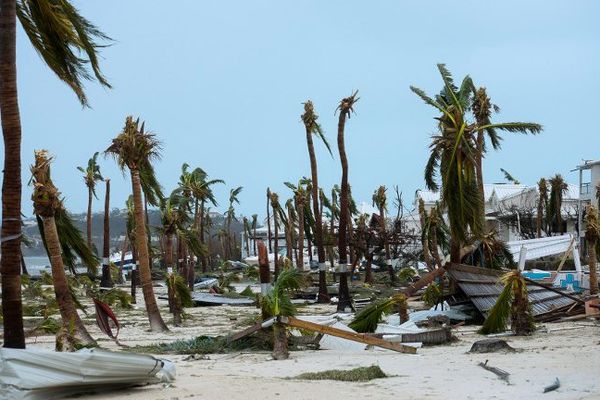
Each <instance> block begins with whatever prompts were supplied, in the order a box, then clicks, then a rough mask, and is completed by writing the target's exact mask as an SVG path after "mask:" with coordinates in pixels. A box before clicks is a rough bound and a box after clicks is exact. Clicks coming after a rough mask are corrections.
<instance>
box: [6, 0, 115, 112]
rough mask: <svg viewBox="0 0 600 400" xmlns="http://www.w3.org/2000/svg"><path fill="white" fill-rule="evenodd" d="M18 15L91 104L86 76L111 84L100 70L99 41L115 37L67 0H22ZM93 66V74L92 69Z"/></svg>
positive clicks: (56, 69) (65, 77)
mask: <svg viewBox="0 0 600 400" xmlns="http://www.w3.org/2000/svg"><path fill="white" fill-rule="evenodd" d="M17 16H18V18H19V21H20V22H21V25H22V26H23V30H24V31H25V33H26V34H27V36H28V37H29V40H30V41H31V44H32V45H33V47H34V48H35V50H36V51H37V52H38V54H39V55H40V56H41V57H42V59H43V60H44V62H45V63H46V64H47V65H48V67H50V69H52V71H53V72H54V73H55V74H56V75H57V76H58V78H59V79H60V80H62V81H63V82H65V83H66V84H67V85H68V86H69V87H70V88H71V89H72V90H73V91H74V92H75V94H76V95H77V97H78V98H79V101H80V102H81V104H83V105H84V106H85V105H87V104H88V101H87V97H86V95H85V92H84V88H83V82H82V81H83V80H93V79H94V78H95V79H96V80H98V82H100V84H102V85H104V86H106V87H109V88H110V84H109V83H108V81H107V80H106V78H105V77H104V75H103V74H102V72H101V71H100V64H99V61H98V50H99V49H101V48H103V47H106V45H105V44H100V43H99V42H110V41H111V39H110V38H109V37H108V36H106V35H105V34H104V33H103V32H102V31H100V29H98V28H97V27H96V26H95V25H93V24H92V23H91V22H90V21H88V20H87V19H86V18H84V17H83V16H82V15H81V14H79V11H78V10H77V9H76V8H75V7H73V5H72V4H71V3H70V2H69V1H67V0H18V1H17ZM88 66H90V67H91V70H92V72H93V75H92V74H90V72H89V71H88Z"/></svg>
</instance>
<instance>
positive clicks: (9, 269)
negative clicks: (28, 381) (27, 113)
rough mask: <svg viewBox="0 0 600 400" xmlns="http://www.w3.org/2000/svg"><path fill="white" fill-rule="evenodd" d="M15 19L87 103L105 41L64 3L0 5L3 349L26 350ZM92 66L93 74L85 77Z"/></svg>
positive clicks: (27, 0)
mask: <svg viewBox="0 0 600 400" xmlns="http://www.w3.org/2000/svg"><path fill="white" fill-rule="evenodd" d="M17 16H18V18H19V20H20V22H21V26H22V27H23V30H24V31H25V33H26V34H27V36H28V37H29V39H30V41H31V44H32V45H33V47H34V48H35V49H36V50H37V52H38V53H39V54H40V56H41V57H42V59H43V60H44V62H45V63H46V65H47V66H48V67H49V68H50V69H51V70H52V71H53V72H54V73H55V74H56V75H57V76H58V78H59V79H60V80H62V81H63V82H65V83H66V84H67V85H69V87H71V89H73V91H74V92H75V93H76V94H77V96H78V98H79V100H80V101H81V103H82V104H84V105H86V104H87V98H86V96H85V92H84V90H83V84H82V80H83V79H88V80H92V79H94V78H95V79H97V80H98V81H99V82H100V83H101V84H102V85H104V86H107V87H110V86H109V84H108V82H107V81H106V79H105V78H104V77H103V76H102V74H101V72H100V67H99V64H98V57H97V50H98V48H100V47H101V45H99V44H98V43H96V40H102V41H104V40H107V39H108V37H107V36H106V35H104V34H103V33H102V32H101V31H100V30H99V29H98V28H97V27H96V26H94V25H93V24H92V23H91V22H90V21H88V20H86V19H85V18H84V17H82V16H81V15H80V14H79V12H78V11H77V10H76V9H75V8H74V7H73V6H72V5H71V4H70V2H69V1H67V0H62V1H60V2H50V1H49V0H44V1H42V0H38V1H33V0H1V1H0V54H1V55H2V57H1V58H0V88H1V89H0V120H1V121H2V134H3V136H4V168H3V171H4V179H3V180H2V233H1V236H2V249H1V252H2V255H3V256H2V259H1V260H0V273H1V274H2V311H3V315H4V346H5V347H10V348H25V335H24V332H23V312H22V305H21V279H20V271H21V241H20V237H21V191H22V187H21V186H22V185H21V118H20V114H19V103H18V91H17V61H16V58H17V57H16V46H17V38H16V31H17ZM88 66H91V69H92V71H93V75H92V74H90V73H89V72H88V69H87V68H88Z"/></svg>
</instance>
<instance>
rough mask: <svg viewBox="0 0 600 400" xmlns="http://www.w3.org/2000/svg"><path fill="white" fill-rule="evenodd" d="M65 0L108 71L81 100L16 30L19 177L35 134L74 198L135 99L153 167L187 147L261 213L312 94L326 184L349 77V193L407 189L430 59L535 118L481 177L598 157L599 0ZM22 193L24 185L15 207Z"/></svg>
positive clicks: (424, 131) (422, 129)
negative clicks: (98, 32)
mask: <svg viewBox="0 0 600 400" xmlns="http://www.w3.org/2000/svg"><path fill="white" fill-rule="evenodd" d="M73 3H74V4H75V5H76V6H77V7H79V8H80V10H81V12H82V14H83V15H85V16H86V17H87V18H88V19H90V20H91V21H92V22H93V23H95V24H96V25H98V26H99V27H100V28H101V29H102V30H103V31H104V32H105V33H106V34H108V35H109V36H111V37H112V38H114V40H115V41H114V43H113V45H112V46H111V47H109V48H106V49H104V50H103V52H102V58H103V59H102V68H103V70H104V72H105V74H106V75H107V77H108V79H109V80H110V82H111V84H112V85H113V86H114V88H113V89H112V90H107V89H104V88H101V87H100V86H99V85H97V84H94V83H90V84H88V85H87V93H88V96H89V100H90V103H91V109H82V107H81V106H80V104H79V103H78V101H77V98H76V96H75V95H74V94H73V93H72V92H70V90H69V89H68V88H67V87H66V86H65V85H64V84H63V83H61V82H60V81H59V80H58V79H57V78H56V77H55V76H54V75H53V74H52V72H50V71H49V70H48V69H47V68H46V67H45V66H44V65H43V64H42V62H41V61H40V58H39V57H38V55H37V54H36V53H35V51H34V50H33V49H32V47H31V45H30V44H29V42H28V40H27V38H26V37H25V35H24V34H23V32H22V31H20V32H19V35H18V45H17V46H18V47H17V53H18V54H17V62H18V79H19V102H20V106H21V117H22V123H23V146H22V154H23V167H24V168H23V180H24V183H26V182H27V181H28V180H29V177H30V174H29V168H28V167H29V164H31V161H32V158H33V150H34V149H40V148H46V149H48V150H49V151H50V152H51V153H52V154H54V155H55V156H56V160H55V163H54V166H53V171H52V172H53V175H54V180H55V182H56V185H57V186H58V187H59V190H61V192H62V193H63V194H64V195H65V197H66V200H67V206H68V208H69V209H70V210H71V211H73V212H83V211H84V210H85V207H86V203H87V193H86V189H85V186H84V184H83V180H82V178H81V174H80V173H79V172H78V171H77V170H76V166H78V165H81V166H84V165H85V164H86V163H87V160H88V158H89V157H90V156H91V155H92V154H93V153H94V152H95V151H103V150H105V149H106V147H107V146H108V145H109V143H110V140H111V138H113V137H114V136H115V135H117V134H118V132H119V130H120V129H121V127H122V125H123V123H124V120H125V117H126V115H128V114H132V115H134V116H139V117H140V118H141V119H143V120H145V121H146V126H147V127H148V128H150V129H151V130H152V131H154V132H155V133H156V134H157V135H158V137H159V138H160V140H161V141H162V142H163V147H164V150H163V158H162V160H161V161H160V162H158V163H157V165H156V170H157V173H158V177H159V180H160V181H161V183H162V184H163V186H164V187H165V191H166V192H170V191H171V190H172V189H173V188H174V187H175V185H176V182H177V179H178V177H179V173H180V168H181V164H182V163H183V162H187V163H189V164H190V165H192V166H193V167H195V166H200V167H202V168H204V169H205V170H206V171H207V172H208V173H209V175H210V176H211V177H213V178H221V179H224V180H225V181H226V182H227V185H226V186H224V187H222V188H220V189H218V190H217V196H218V198H219V200H220V203H221V204H220V209H221V210H224V209H225V207H226V202H227V195H228V191H229V188H231V187H233V186H243V187H244V190H243V192H242V194H241V195H240V200H241V205H240V206H239V213H241V214H245V215H251V214H253V213H258V214H260V215H261V216H262V215H264V213H265V211H264V209H265V190H266V187H267V186H270V187H271V189H272V190H275V191H277V192H279V194H280V197H281V198H284V199H285V198H287V197H288V196H289V195H290V191H289V189H286V188H285V187H284V186H283V182H284V181H297V180H298V179H299V178H300V177H301V176H303V175H305V176H308V175H309V174H310V166H309V161H308V154H307V149H306V141H305V133H304V127H303V125H302V123H301V122H300V114H301V113H302V102H303V101H306V100H307V99H312V100H313V102H314V103H315V107H316V110H317V112H318V113H319V114H320V117H321V118H320V120H321V123H322V126H323V128H324V130H325V134H326V135H327V137H328V138H329V140H330V142H331V144H332V146H333V149H334V150H335V151H334V157H333V158H331V157H330V156H329V155H328V153H327V152H326V151H325V149H324V147H323V146H322V145H321V144H320V143H318V144H317V145H316V146H317V153H318V154H317V156H318V162H319V171H320V183H321V185H322V186H324V187H325V188H326V191H329V188H330V187H331V185H333V184H335V183H339V181H340V176H341V169H340V165H339V157H338V156H337V149H336V147H335V143H336V142H335V140H336V124H337V120H336V117H335V116H334V111H335V108H336V106H337V104H338V102H339V100H340V99H341V98H342V97H345V96H347V95H349V94H350V93H351V92H352V91H353V90H354V89H359V91H360V101H359V102H358V103H357V105H356V115H353V116H352V118H351V119H350V120H349V122H348V124H347V127H346V146H347V152H348V158H349V164H350V183H351V185H352V187H353V194H354V196H355V198H356V199H357V200H359V201H369V202H370V199H371V195H372V193H373V191H374V190H375V188H376V187H377V186H378V185H381V184H384V185H386V186H388V187H390V188H391V187H392V186H393V185H399V187H400V189H401V190H402V191H403V193H404V198H405V202H406V203H411V202H412V200H413V197H414V192H415V190H416V189H418V188H420V187H423V185H424V182H423V168H424V165H425V162H426V159H427V155H428V144H429V142H430V135H431V134H432V133H433V132H434V131H435V128H436V125H435V121H434V120H433V117H434V116H435V113H434V111H433V110H432V109H431V108H429V107H428V106H426V105H425V104H423V103H422V102H421V101H420V99H418V98H417V97H416V96H415V95H414V94H413V93H412V92H411V91H410V90H409V85H415V86H418V87H420V88H422V89H424V90H425V91H427V92H428V93H436V92H438V91H439V89H440V88H441V80H440V77H439V74H438V72H437V69H436V63H438V62H443V63H446V64H447V65H448V67H449V69H450V70H451V71H452V72H453V74H454V75H455V78H456V79H457V80H458V79H462V77H463V76H464V75H465V74H470V75H471V77H472V78H473V79H474V81H475V83H476V85H478V86H486V87H487V89H488V93H489V95H490V96H491V97H492V99H493V101H494V102H495V103H496V104H498V105H500V106H501V108H502V113H501V114H499V115H498V116H496V117H495V118H496V121H513V120H523V121H534V122H539V123H541V124H543V125H544V128H545V130H544V132H543V133H542V134H541V135H539V136H536V137H527V136H520V135H515V134H505V136H504V137H505V140H504V142H503V147H502V150H501V151H499V152H495V153H490V154H488V156H487V158H486V160H485V164H484V174H485V178H486V181H487V182H500V181H502V180H503V178H502V174H501V172H500V168H505V169H507V170H508V171H509V172H510V173H511V174H512V175H514V176H515V177H516V178H518V179H519V180H520V181H522V182H523V183H527V184H534V183H535V182H536V181H537V180H538V179H539V178H540V177H544V176H545V177H547V176H550V175H553V174H555V173H562V174H563V175H564V176H565V177H566V178H567V180H568V181H569V182H573V183H576V182H577V175H576V174H575V173H572V172H569V171H570V169H572V168H573V167H574V166H575V165H577V164H578V163H580V161H581V160H582V159H600V136H599V134H598V128H597V124H596V123H595V120H596V118H597V115H598V109H599V107H600V100H599V98H600V97H599V95H598V93H600V45H599V38H600V24H599V23H598V15H600V2H598V1H592V0H588V1H576V2H575V1H567V0H565V1H549V0H539V1H522V0H510V1H508V0H504V1H499V2H489V1H441V0H435V1H434V0H430V1H426V0H415V1H378V2H372V1H349V0H339V1H334V0H328V1H322V0H320V1H319V0H315V1H300V0H299V1H274V0H273V1H241V0H240V1H224V0H221V1H210V2H209V1H199V0H186V1H177V2H164V1H160V2H159V1H153V0H144V1H142V0H127V1H123V0H110V1H108V0H105V1H81V0H74V1H73ZM0 157H2V155H0ZM100 163H101V170H102V173H103V174H104V175H105V176H108V177H110V178H111V179H112V185H113V186H112V191H111V194H112V199H113V203H112V206H113V207H122V206H123V204H124V201H125V199H126V197H127V195H128V194H129V193H130V190H131V185H130V181H129V179H128V178H127V179H126V178H123V176H122V175H121V172H119V170H118V169H117V168H116V165H115V162H114V161H113V160H112V159H110V158H107V159H104V158H102V159H101V160H100ZM390 192H391V190H390ZM103 193H104V190H103V189H99V190H98V194H99V197H100V198H102V197H103ZM390 194H391V193H390ZM30 195H31V191H30V189H29V188H26V189H25V191H24V194H23V196H24V201H23V211H24V213H25V214H27V215H30V214H31V211H32V206H31V202H30V200H29V198H30ZM101 207H102V204H101V201H96V203H95V205H94V209H95V210H100V209H101Z"/></svg>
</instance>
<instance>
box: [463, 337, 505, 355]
mask: <svg viewBox="0 0 600 400" xmlns="http://www.w3.org/2000/svg"><path fill="white" fill-rule="evenodd" d="M503 351H506V352H513V351H515V349H514V348H512V347H510V346H509V345H508V343H506V341H505V340H502V339H484V340H478V341H476V342H475V343H473V346H471V350H469V353H495V352H503Z"/></svg>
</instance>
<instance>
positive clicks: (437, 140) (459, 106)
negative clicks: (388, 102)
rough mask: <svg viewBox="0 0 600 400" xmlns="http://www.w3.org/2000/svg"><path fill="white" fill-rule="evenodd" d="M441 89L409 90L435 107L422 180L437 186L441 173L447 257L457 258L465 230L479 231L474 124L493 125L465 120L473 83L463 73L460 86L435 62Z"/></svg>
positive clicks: (457, 259) (431, 188)
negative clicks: (447, 225) (447, 232)
mask: <svg viewBox="0 0 600 400" xmlns="http://www.w3.org/2000/svg"><path fill="white" fill-rule="evenodd" d="M438 69H439V71H440V74H441V76H442V80H443V82H444V89H443V90H442V92H441V94H440V95H438V96H436V97H435V99H432V98H431V97H429V96H427V95H426V94H425V92H423V91H422V90H421V89H418V88H416V87H414V86H411V90H412V91H413V92H414V93H415V94H417V95H418V96H419V97H420V98H421V99H422V100H423V101H425V103H426V104H428V105H430V106H432V107H434V108H435V109H437V110H438V111H439V112H440V113H441V116H440V117H438V118H437V120H438V121H439V122H438V128H439V134H437V135H434V136H433V137H432V139H433V140H432V143H431V145H430V146H429V147H430V149H431V155H430V157H429V160H428V161H427V165H426V167H425V183H426V185H427V187H428V189H429V190H438V189H439V185H438V183H437V182H436V173H437V172H436V170H437V169H439V175H440V176H441V180H442V185H441V198H442V204H443V205H444V207H445V208H446V209H447V210H448V219H449V221H450V231H451V233H452V241H451V251H450V257H451V261H452V262H456V263H458V262H460V249H461V245H462V244H463V243H465V241H466V240H467V236H468V232H469V231H471V233H473V234H474V235H479V234H480V233H481V232H482V229H483V226H482V218H481V216H482V215H483V211H482V208H483V198H482V195H481V191H480V190H479V186H478V182H477V172H476V167H477V160H478V158H477V148H476V143H475V140H474V133H475V132H476V128H477V129H479V130H485V129H487V128H488V127H489V128H493V126H492V125H489V126H488V127H486V126H477V125H476V124H469V123H468V122H467V121H466V111H467V110H468V108H469V107H470V105H471V97H472V88H473V83H472V81H471V78H470V77H468V76H467V77H465V78H464V79H463V81H462V84H461V86H460V88H457V87H456V86H455V85H454V81H453V79H452V76H451V74H450V72H449V71H448V70H447V69H446V67H445V65H444V64H438Z"/></svg>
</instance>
